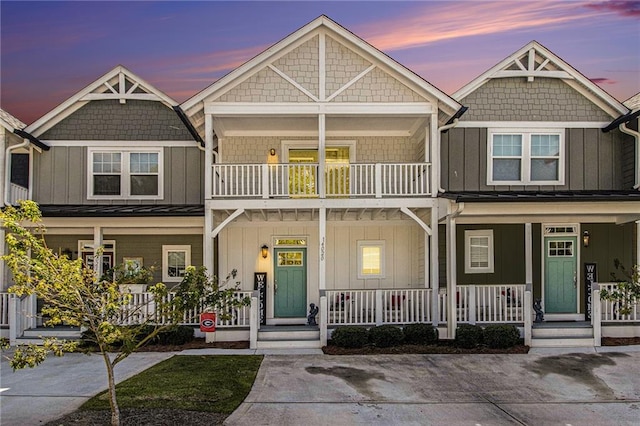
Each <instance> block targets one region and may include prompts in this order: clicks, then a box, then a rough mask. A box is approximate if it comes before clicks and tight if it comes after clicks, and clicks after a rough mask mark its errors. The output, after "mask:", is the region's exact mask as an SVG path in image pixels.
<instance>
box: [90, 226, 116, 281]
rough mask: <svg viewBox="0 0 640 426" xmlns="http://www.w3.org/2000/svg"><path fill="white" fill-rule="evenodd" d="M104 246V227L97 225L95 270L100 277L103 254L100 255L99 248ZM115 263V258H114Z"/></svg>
mask: <svg viewBox="0 0 640 426" xmlns="http://www.w3.org/2000/svg"><path fill="white" fill-rule="evenodd" d="M100 248H102V228H101V227H100V226H95V227H94V228H93V270H94V271H95V273H96V276H97V277H98V278H100V277H101V276H102V273H103V272H104V271H103V270H102V256H98V250H99V249H100ZM113 261H114V263H115V259H113Z"/></svg>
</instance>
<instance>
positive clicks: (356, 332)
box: [331, 326, 368, 348]
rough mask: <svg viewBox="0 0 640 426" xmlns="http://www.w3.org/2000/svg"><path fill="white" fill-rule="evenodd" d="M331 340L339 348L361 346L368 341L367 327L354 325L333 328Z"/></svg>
mask: <svg viewBox="0 0 640 426" xmlns="http://www.w3.org/2000/svg"><path fill="white" fill-rule="evenodd" d="M331 342H332V343H333V344H334V345H336V346H339V347H341V348H362V347H364V346H365V345H366V344H367V342H368V336H367V329H366V328H362V327H355V326H341V327H337V328H336V329H335V330H333V334H331Z"/></svg>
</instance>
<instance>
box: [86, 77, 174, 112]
mask: <svg viewBox="0 0 640 426" xmlns="http://www.w3.org/2000/svg"><path fill="white" fill-rule="evenodd" d="M105 99H118V100H119V101H120V103H121V104H125V103H126V102H127V99H135V100H143V101H160V102H162V101H163V99H162V98H160V97H159V96H158V95H157V94H155V93H153V92H150V91H147V90H145V89H144V87H143V86H141V85H140V82H138V81H134V80H132V79H131V78H129V77H128V76H127V75H126V74H125V73H124V72H123V71H120V72H119V73H118V74H117V75H115V76H113V77H112V78H110V79H109V80H106V81H103V82H102V84H101V85H99V86H97V87H96V88H95V89H94V90H93V91H91V92H90V93H87V94H86V95H84V96H83V97H82V98H80V99H79V100H80V101H93V100H105Z"/></svg>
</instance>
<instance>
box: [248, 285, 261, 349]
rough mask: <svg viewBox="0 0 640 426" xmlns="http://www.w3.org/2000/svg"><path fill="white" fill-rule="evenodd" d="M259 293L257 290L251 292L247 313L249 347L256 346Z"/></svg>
mask: <svg viewBox="0 0 640 426" xmlns="http://www.w3.org/2000/svg"><path fill="white" fill-rule="evenodd" d="M259 297H260V293H259V291H258V290H256V291H254V292H253V293H252V294H251V311H250V313H249V348H250V349H256V348H257V347H258V321H259V318H260V316H259V315H258V307H259V305H260V303H259V302H258V298H259Z"/></svg>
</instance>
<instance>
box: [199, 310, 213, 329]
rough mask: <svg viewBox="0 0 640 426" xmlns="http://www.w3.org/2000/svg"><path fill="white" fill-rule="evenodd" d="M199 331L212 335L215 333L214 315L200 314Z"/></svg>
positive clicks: (210, 313) (211, 313)
mask: <svg viewBox="0 0 640 426" xmlns="http://www.w3.org/2000/svg"><path fill="white" fill-rule="evenodd" d="M200 331H204V332H205V333H212V332H214V331H216V314H215V313H214V312H204V313H202V314H200Z"/></svg>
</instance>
